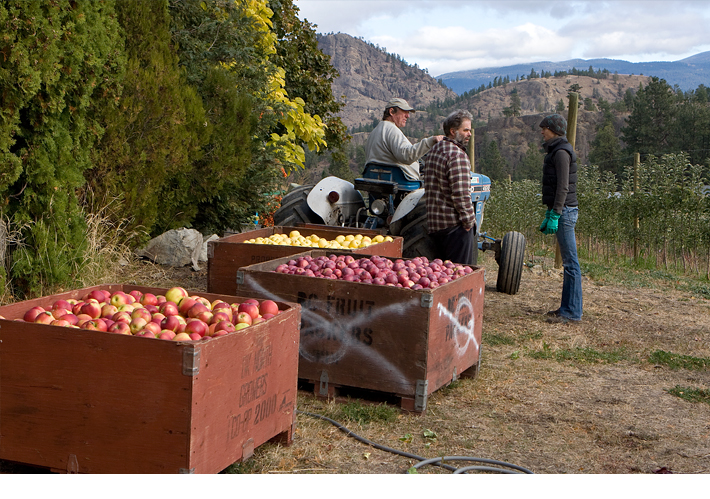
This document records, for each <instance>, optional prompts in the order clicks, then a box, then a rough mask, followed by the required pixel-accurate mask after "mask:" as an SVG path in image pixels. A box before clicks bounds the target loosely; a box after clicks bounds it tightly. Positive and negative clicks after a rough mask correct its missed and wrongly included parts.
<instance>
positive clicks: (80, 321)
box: [76, 314, 94, 327]
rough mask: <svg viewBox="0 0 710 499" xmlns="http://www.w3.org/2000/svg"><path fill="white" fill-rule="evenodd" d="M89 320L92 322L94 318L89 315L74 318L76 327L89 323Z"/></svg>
mask: <svg viewBox="0 0 710 499" xmlns="http://www.w3.org/2000/svg"><path fill="white" fill-rule="evenodd" d="M91 320H94V318H93V317H91V316H90V315H86V314H79V315H77V316H76V325H77V326H79V327H81V325H82V324H84V323H85V322H87V321H91Z"/></svg>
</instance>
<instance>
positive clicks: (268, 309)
mask: <svg viewBox="0 0 710 499" xmlns="http://www.w3.org/2000/svg"><path fill="white" fill-rule="evenodd" d="M278 313H279V306H278V305H277V304H276V302H275V301H273V300H264V301H262V302H261V303H260V304H259V314H261V315H264V314H273V315H276V314H278Z"/></svg>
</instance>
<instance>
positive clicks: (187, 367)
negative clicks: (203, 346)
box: [182, 345, 200, 376]
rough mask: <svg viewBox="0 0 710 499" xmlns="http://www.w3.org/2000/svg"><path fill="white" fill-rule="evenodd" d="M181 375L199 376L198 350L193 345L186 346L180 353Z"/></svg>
mask: <svg viewBox="0 0 710 499" xmlns="http://www.w3.org/2000/svg"><path fill="white" fill-rule="evenodd" d="M182 373H183V374H184V375H185V376H197V375H198V374H200V349H199V348H195V346H194V345H188V346H186V347H185V350H183V351H182Z"/></svg>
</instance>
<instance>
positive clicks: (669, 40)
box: [294, 0, 710, 77]
mask: <svg viewBox="0 0 710 499" xmlns="http://www.w3.org/2000/svg"><path fill="white" fill-rule="evenodd" d="M294 3H295V5H296V7H298V9H299V10H300V12H299V17H300V18H301V19H306V20H308V21H309V22H310V23H311V24H314V25H315V27H314V29H315V31H316V32H317V33H323V34H325V33H331V32H332V33H347V34H348V35H352V36H354V37H360V38H363V39H364V40H366V41H368V42H371V43H374V44H376V45H379V46H380V47H382V48H384V49H385V50H386V51H387V52H390V53H393V54H398V55H399V56H401V57H402V58H403V59H404V60H405V61H407V62H408V63H409V64H412V65H414V64H417V65H418V66H419V67H420V68H422V69H427V70H428V71H429V74H430V75H432V76H435V77H436V76H439V75H442V74H445V73H450V72H454V71H463V70H467V69H478V68H487V67H501V66H509V65H513V64H526V63H532V62H540V61H552V62H559V61H565V60H568V59H577V58H579V59H596V58H608V59H621V60H625V61H630V62H651V61H678V60H680V59H684V58H686V57H690V56H692V55H695V54H697V53H700V52H705V51H710V1H709V0H684V1H672V0H669V1H661V0H651V1H649V0H643V1H641V0H615V1H601V0H593V1H570V0H568V1H562V0H547V1H539V0H534V1H533V0H517V1H515V0H485V1H482V0H459V1H444V0H441V1H430V0H389V1H388V0H357V1H356V0H295V1H294Z"/></svg>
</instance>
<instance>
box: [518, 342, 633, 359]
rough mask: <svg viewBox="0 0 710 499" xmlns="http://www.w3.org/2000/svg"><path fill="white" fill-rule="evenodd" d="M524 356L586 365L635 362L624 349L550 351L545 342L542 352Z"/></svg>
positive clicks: (537, 351)
mask: <svg viewBox="0 0 710 499" xmlns="http://www.w3.org/2000/svg"><path fill="white" fill-rule="evenodd" d="M525 355H526V356H527V357H530V358H533V359H540V360H556V361H557V362H564V361H572V362H580V363H587V364H616V363H618V362H622V361H626V360H635V359H634V357H633V356H631V355H629V354H628V353H627V352H626V349H625V348H617V349H614V350H609V351H599V350H595V349H593V348H580V347H577V348H573V349H564V348H562V349H559V350H552V347H550V345H548V344H547V343H546V342H543V344H542V350H526V352H525Z"/></svg>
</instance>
